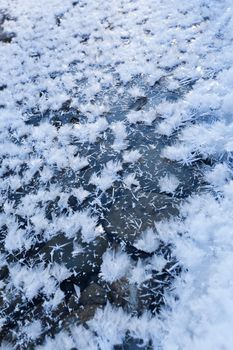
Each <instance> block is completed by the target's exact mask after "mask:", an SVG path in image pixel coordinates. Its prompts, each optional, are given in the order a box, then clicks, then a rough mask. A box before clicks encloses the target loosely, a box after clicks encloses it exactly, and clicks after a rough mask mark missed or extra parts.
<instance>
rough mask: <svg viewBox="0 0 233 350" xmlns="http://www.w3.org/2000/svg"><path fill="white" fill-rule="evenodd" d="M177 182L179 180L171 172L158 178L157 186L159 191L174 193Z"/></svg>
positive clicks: (178, 182)
mask: <svg viewBox="0 0 233 350" xmlns="http://www.w3.org/2000/svg"><path fill="white" fill-rule="evenodd" d="M179 184H180V181H179V180H178V178H177V177H176V176H175V175H173V174H166V175H165V176H163V177H161V178H160V179H159V188H160V191H161V192H165V193H174V192H175V191H176V189H177V187H178V186H179Z"/></svg>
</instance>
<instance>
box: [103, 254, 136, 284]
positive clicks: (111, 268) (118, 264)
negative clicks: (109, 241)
mask: <svg viewBox="0 0 233 350" xmlns="http://www.w3.org/2000/svg"><path fill="white" fill-rule="evenodd" d="M129 268H130V258H129V256H128V255H127V254H126V253H124V252H120V251H113V250H107V251H106V252H105V253H104V255H103V262H102V265H101V272H100V276H101V277H102V278H103V279H104V280H105V281H108V282H114V281H117V280H118V279H120V278H122V277H124V276H125V275H126V274H127V272H128V270H129Z"/></svg>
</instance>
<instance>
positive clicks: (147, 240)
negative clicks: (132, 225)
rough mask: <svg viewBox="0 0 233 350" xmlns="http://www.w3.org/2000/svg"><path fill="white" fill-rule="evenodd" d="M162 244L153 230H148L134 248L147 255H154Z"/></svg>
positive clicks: (135, 243)
mask: <svg viewBox="0 0 233 350" xmlns="http://www.w3.org/2000/svg"><path fill="white" fill-rule="evenodd" d="M159 244H160V241H159V238H158V237H157V235H156V233H155V232H154V230H153V229H152V228H147V229H146V230H145V231H144V232H142V234H141V236H140V238H139V239H138V240H137V241H136V242H134V246H135V247H136V248H138V249H140V250H143V251H145V252H147V253H152V252H154V251H155V250H156V249H158V247H159Z"/></svg>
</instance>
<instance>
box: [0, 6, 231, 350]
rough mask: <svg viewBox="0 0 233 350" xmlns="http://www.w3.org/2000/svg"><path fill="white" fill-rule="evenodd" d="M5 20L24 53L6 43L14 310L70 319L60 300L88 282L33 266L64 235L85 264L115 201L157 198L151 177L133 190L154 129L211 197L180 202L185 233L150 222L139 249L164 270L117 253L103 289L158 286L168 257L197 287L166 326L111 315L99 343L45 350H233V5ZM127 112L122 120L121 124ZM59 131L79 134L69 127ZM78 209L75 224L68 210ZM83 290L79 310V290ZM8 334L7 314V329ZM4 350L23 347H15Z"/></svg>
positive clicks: (187, 288) (182, 280) (170, 185)
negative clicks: (148, 187) (119, 348)
mask: <svg viewBox="0 0 233 350" xmlns="http://www.w3.org/2000/svg"><path fill="white" fill-rule="evenodd" d="M0 7H1V10H3V11H4V12H6V13H7V14H9V18H8V19H7V20H5V21H4V23H3V25H2V27H3V30H4V32H14V33H15V34H16V36H15V37H14V38H13V39H12V41H11V42H10V43H5V42H2V41H0V57H1V67H0V157H1V170H0V177H1V185H0V190H1V199H0V204H1V213H0V220H1V232H2V230H3V231H4V230H5V231H4V232H5V233H6V234H5V236H1V241H2V249H3V253H2V256H1V264H3V266H5V265H6V266H7V267H8V269H9V277H8V278H7V279H6V280H4V282H3V284H4V285H3V284H1V292H2V293H3V300H4V302H6V305H8V301H9V302H10V298H11V295H12V294H15V296H16V297H19V298H22V300H24V301H25V300H26V301H28V302H30V301H33V299H34V298H36V297H38V296H39V295H40V296H41V295H42V296H43V298H44V299H43V300H44V304H43V307H44V308H45V310H46V311H48V310H49V309H56V308H57V307H58V306H59V305H60V304H61V303H62V301H63V300H64V298H65V294H64V293H63V292H62V291H61V290H60V289H59V285H60V283H61V282H62V281H63V280H65V279H68V278H69V277H70V276H71V274H72V273H73V271H71V270H70V269H68V268H67V267H66V266H65V265H63V264H57V263H56V262H50V263H47V261H43V259H42V261H41V260H39V261H34V262H32V261H31V259H29V258H28V256H30V252H31V250H33V249H34V247H35V245H37V244H42V243H43V244H47V241H49V240H50V239H53V238H55V237H56V236H57V235H59V234H60V233H62V234H64V236H65V238H66V239H69V240H73V247H74V249H73V253H72V254H71V255H72V258H76V257H78V256H79V254H81V253H83V252H84V248H83V246H85V245H87V246H88V245H90V244H94V242H95V240H96V239H97V238H98V237H99V236H102V235H104V234H105V232H104V230H103V228H102V226H101V225H100V223H99V219H100V218H101V219H103V217H101V215H102V212H101V210H103V207H104V206H103V205H102V202H101V200H102V199H103V198H104V196H106V197H108V198H110V196H112V198H113V202H114V189H115V186H116V183H120V186H122V188H123V190H125V191H133V188H135V187H136V190H139V187H140V189H141V187H142V186H143V185H141V182H140V186H139V176H140V173H138V172H135V171H134V170H130V172H127V173H126V175H125V173H124V174H123V175H122V172H124V169H125V168H126V167H128V168H130V169H131V168H133V167H134V166H135V167H138V168H139V167H140V164H141V161H142V162H143V161H145V160H146V159H144V155H143V149H144V148H145V147H146V145H138V149H137V146H134V147H133V148H132V149H128V147H129V140H130V137H131V130H132V128H138V130H146V129H145V128H154V129H153V132H154V137H155V140H163V141H162V142H164V143H163V147H162V149H161V153H160V157H161V159H163V161H164V162H167V163H168V164H170V165H171V166H172V164H177V165H179V167H180V169H181V171H182V167H183V166H184V165H189V166H190V167H192V166H193V167H195V166H197V165H196V164H201V165H203V164H205V165H203V167H201V165H200V167H201V171H202V173H203V175H202V176H203V178H202V180H203V183H204V185H203V186H204V189H203V188H202V189H198V191H196V193H192V194H191V195H190V196H189V197H187V198H185V199H183V200H182V201H180V208H179V211H180V214H179V217H176V218H174V217H173V218H169V219H167V220H164V221H162V222H156V223H155V225H154V223H151V222H148V228H147V229H146V230H141V232H140V236H139V237H137V239H136V240H135V241H134V243H133V245H134V247H135V248H137V249H139V250H140V251H143V252H144V253H147V254H148V255H149V256H150V259H149V258H148V260H146V261H145V262H144V261H143V262H142V261H141V260H138V262H137V263H135V262H133V261H132V259H131V257H130V256H129V254H127V253H126V251H124V245H122V247H121V248H122V250H116V249H114V248H113V247H109V248H108V249H107V250H106V252H105V253H104V254H103V261H102V263H101V267H100V274H99V276H100V277H101V279H102V280H103V281H105V282H107V283H109V284H111V283H113V282H115V281H119V280H120V279H122V278H126V279H128V280H129V281H130V283H133V284H134V283H135V284H137V285H140V284H142V283H143V282H144V281H146V280H147V279H149V278H150V276H151V271H152V270H154V269H155V270H157V271H162V270H163V268H164V267H165V266H166V259H164V257H163V256H160V255H155V254H154V255H153V256H152V257H151V255H152V254H153V253H154V252H155V251H156V250H157V249H158V247H159V245H160V243H161V242H162V241H163V242H166V243H167V244H169V245H170V246H171V247H172V248H171V249H172V254H173V256H175V258H176V260H177V261H178V263H179V265H180V266H181V267H182V271H181V273H180V275H179V276H176V278H175V279H174V281H173V285H172V288H170V289H169V290H168V291H166V292H165V295H164V296H163V297H164V300H165V306H164V308H163V310H162V311H161V314H160V315H151V314H150V313H149V311H148V312H145V311H144V312H143V313H142V315H141V316H138V317H137V316H135V315H131V314H130V313H128V312H126V311H125V310H123V309H121V308H119V307H114V306H112V305H110V304H109V303H108V304H107V305H106V306H105V307H104V308H102V309H98V310H97V311H96V314H95V316H94V318H93V319H92V320H90V321H89V322H87V328H85V327H83V326H82V325H78V326H76V325H72V327H71V329H69V331H67V330H65V329H64V330H61V331H60V332H59V333H58V334H56V335H55V337H49V336H47V335H46V338H45V342H44V344H42V345H38V346H37V347H36V348H37V349H48V350H49V349H54V348H57V349H62V350H65V349H70V348H72V347H75V346H77V347H78V348H79V349H80V350H85V349H87V348H88V349H91V350H92V349H93V350H94V349H95V350H97V349H101V350H111V349H113V347H114V346H115V345H117V344H121V343H122V342H123V341H124V339H125V337H126V334H130V335H131V336H133V337H134V338H140V339H142V340H143V341H144V343H145V344H147V343H148V342H149V341H150V340H151V342H152V346H153V348H154V349H156V350H160V349H162V350H180V349H182V350H189V349H194V350H195V349H198V350H202V349H203V350H206V349H213V350H215V349H216V350H219V349H225V350H231V349H232V344H233V336H232V327H233V317H232V313H233V285H232V273H233V271H232V266H233V258H232V250H233V234H232V227H233V219H232V218H233V211H232V210H233V209H232V208H233V180H232V151H233V121H232V113H233V98H232V97H233V94H232V87H233V68H232V66H233V55H232V52H233V51H232V50H233V31H232V27H233V17H232V13H233V6H232V1H230V0H221V1H216V0H212V1H211V0H190V1H188V2H187V1H186V2H185V1H179V0H171V1H169V2H165V1H164V0H154V1H153V0H145V1H140V0H134V1H131V0H122V1H115V2H106V1H101V0H97V1H94V0H90V1H87V2H86V1H84V0H80V1H79V2H77V3H76V5H75V2H74V1H71V0H67V1H63V2H61V1H58V0H50V1H47V0H41V1H39V2H37V1H32V0H24V1H23V2H22V1H20V0H14V1H10V0H2V1H1V5H0ZM0 34H1V32H0ZM137 85H138V86H137ZM147 95H149V98H148V100H150V96H152V95H153V96H155V95H156V97H154V102H153V103H151V102H148V104H146V105H145V106H143V108H142V109H140V110H129V109H127V108H128V107H127V106H126V105H127V103H128V102H126V100H125V99H124V98H125V96H129V99H131V100H135V99H137V98H139V97H143V96H147ZM131 100H130V101H131ZM67 104H68V105H69V108H68V109H69V112H67V111H66V107H65V106H66V105H67ZM119 104H120V105H122V106H123V107H122V110H123V113H122V115H123V117H122V115H121V116H119V115H117V112H114V111H115V110H116V109H117V106H118V105H119ZM114 108H115V109H114ZM70 111H72V113H73V115H72V116H73V117H74V119H75V121H71V120H70V119H69V118H70V115H69V113H70ZM114 113H115V114H114ZM58 116H59V117H63V118H64V120H66V119H68V120H69V121H68V122H64V123H63V122H61V123H60V124H59V123H58V124H56V123H55V122H54V120H55V121H56V118H57V117H58ZM122 118H123V119H122ZM61 119H62V118H61ZM108 138H109V139H110V141H108V143H107V142H106V140H107V139H108ZM167 140H168V142H167ZM101 142H103V143H101ZM103 144H104V145H103ZM106 144H107V146H106ZM139 146H140V147H139ZM98 147H99V148H98ZM107 147H108V148H107ZM139 148H140V149H139ZM103 154H105V156H106V154H107V156H106V157H102V156H103ZM155 157H158V155H157V154H156V155H155ZM154 162H156V159H155V160H154ZM198 162H199V163H198ZM168 169H169V166H168ZM85 176H87V179H88V181H87V182H88V184H87V185H85V186H84V184H83V183H84V180H83V179H84V177H85ZM159 176H160V175H159ZM80 179H81V180H80ZM158 184H159V190H160V192H161V193H160V195H161V196H162V195H165V196H166V195H170V194H172V196H167V197H169V198H170V197H172V198H173V197H175V195H176V192H177V188H178V186H180V185H181V186H182V181H180V179H179V176H178V175H177V176H176V175H175V174H173V173H172V170H171V172H170V171H169V170H168V172H167V173H166V174H164V176H163V177H160V178H158ZM93 188H94V189H93ZM110 191H111V192H112V194H111V195H110V194H109V192H110ZM71 195H73V196H75V197H76V199H77V202H78V205H77V206H78V209H77V210H76V211H75V210H73V209H71V208H70V207H69V198H70V196H71ZM167 197H166V198H167ZM93 198H94V199H93ZM86 200H90V202H88V203H89V204H86V203H85V202H86ZM107 204H108V203H107ZM107 204H106V208H104V209H106V211H107V210H108V207H107ZM49 208H50V209H49ZM51 208H52V209H51ZM153 225H154V226H153ZM18 255H19V256H20V257H18ZM75 290H76V293H77V294H78V296H79V294H80V290H81V289H80V286H76V285H75ZM4 298H5V299H4ZM20 300H21V299H20ZM19 304H20V302H19ZM21 304H22V303H21ZM21 304H20V305H19V307H20V306H21ZM5 321H6V319H5V314H4V312H3V313H2V314H1V325H2V326H3V325H4V323H5ZM43 327H44V326H43V324H42V323H41V322H40V321H39V320H37V319H35V320H32V321H31V322H30V323H28V324H25V323H24V324H23V325H22V327H21V331H20V332H21V334H27V336H26V338H27V339H28V340H27V341H31V340H35V339H37V338H38V337H40V334H41V333H42V332H43V330H44V329H43ZM21 340H22V339H21ZM25 346H27V345H25ZM1 348H2V349H12V348H14V345H13V347H12V346H11V344H10V343H8V342H3V344H2V345H1Z"/></svg>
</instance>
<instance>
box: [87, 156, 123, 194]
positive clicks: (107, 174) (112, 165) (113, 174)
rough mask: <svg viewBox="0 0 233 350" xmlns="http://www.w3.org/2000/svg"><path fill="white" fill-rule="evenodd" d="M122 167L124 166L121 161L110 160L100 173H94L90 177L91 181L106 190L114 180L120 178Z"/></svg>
mask: <svg viewBox="0 0 233 350" xmlns="http://www.w3.org/2000/svg"><path fill="white" fill-rule="evenodd" d="M121 169H122V166H121V164H120V163H119V162H114V161H112V160H111V161H109V162H108V163H106V164H105V165H104V167H103V170H102V171H101V173H100V175H99V176H98V175H97V174H93V175H92V176H91V179H90V183H91V184H93V185H95V186H96V187H97V188H99V189H100V190H101V191H103V192H104V191H106V190H108V189H109V188H110V187H112V184H113V182H114V181H116V180H117V179H118V175H117V173H118V172H119V171H120V170H121Z"/></svg>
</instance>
